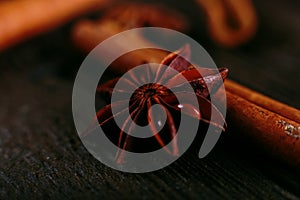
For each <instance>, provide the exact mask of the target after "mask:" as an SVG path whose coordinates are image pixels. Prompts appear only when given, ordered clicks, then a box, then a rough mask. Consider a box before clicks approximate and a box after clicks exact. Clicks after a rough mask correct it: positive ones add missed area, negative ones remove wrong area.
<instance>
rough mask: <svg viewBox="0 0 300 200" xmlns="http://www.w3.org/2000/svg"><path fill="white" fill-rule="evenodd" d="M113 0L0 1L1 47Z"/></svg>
mask: <svg viewBox="0 0 300 200" xmlns="http://www.w3.org/2000/svg"><path fill="white" fill-rule="evenodd" d="M108 2H109V0H51V1H50V0H41V1H36V0H11V1H4V2H0V51H2V50H4V49H5V48H8V47H10V46H12V45H14V44H17V43H18V42H21V41H24V40H25V39H28V38H31V37H33V36H36V35H38V34H40V33H43V32H46V31H49V30H51V29H54V28H56V27H58V26H60V25H62V24H64V23H66V22H68V21H69V20H71V19H72V18H74V17H76V16H79V15H81V14H84V13H86V12H89V11H93V10H96V9H99V8H101V7H103V6H104V5H105V4H106V3H108Z"/></svg>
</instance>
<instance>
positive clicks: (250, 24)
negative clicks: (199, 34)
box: [197, 0, 257, 48]
mask: <svg viewBox="0 0 300 200" xmlns="http://www.w3.org/2000/svg"><path fill="white" fill-rule="evenodd" d="M197 2H198V4H199V6H200V7H201V8H202V9H203V10H204V12H205V14H206V16H207V27H208V30H209V35H210V36H211V37H212V38H213V40H214V41H215V42H216V43H217V44H219V45H220V46H224V47H230V48H232V47H237V46H239V45H241V44H244V43H245V42H247V41H248V40H249V39H250V38H251V37H252V36H253V35H254V33H255V32H256V29H257V17H256V13H255V9H254V6H253V4H252V2H251V0H209V1H207V0H197Z"/></svg>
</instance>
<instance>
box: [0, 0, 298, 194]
mask: <svg viewBox="0 0 300 200" xmlns="http://www.w3.org/2000/svg"><path fill="white" fill-rule="evenodd" d="M168 2H170V1H168ZM187 2H190V1H187ZM190 3H191V4H190V5H181V6H179V8H180V9H182V10H183V11H188V10H189V9H191V11H190V13H191V16H195V8H193V6H192V5H193V4H192V2H190ZM255 6H256V8H257V10H258V14H259V19H260V27H259V31H258V33H257V35H256V37H255V38H254V39H253V40H252V41H251V42H250V43H249V44H248V45H246V46H243V47H241V48H239V49H235V50H228V49H222V48H218V47H216V46H215V45H214V44H213V43H212V42H210V41H209V39H208V38H207V35H206V34H205V33H204V30H205V28H204V26H203V23H202V24H201V23H200V22H201V21H202V20H195V24H193V27H196V26H198V28H197V29H195V30H194V31H193V32H192V33H191V35H192V36H193V37H194V38H195V39H197V40H198V41H199V42H200V43H201V44H202V45H203V46H204V47H205V48H206V49H207V51H208V52H209V53H210V54H211V55H212V57H213V58H214V60H215V62H216V63H217V65H218V66H226V67H229V68H230V78H232V79H233V80H236V81H238V82H240V83H242V84H244V85H246V86H248V87H250V88H252V89H255V90H257V91H260V92H262V93H264V94H267V95H269V96H271V97H273V98H275V99H278V100H280V101H283V102H285V103H287V104H289V105H292V106H294V107H297V108H300V104H299V99H300V92H299V85H300V68H299V67H300V58H299V55H300V54H299V52H300V39H299V35H300V26H299V20H300V14H299V12H298V11H299V8H300V7H299V6H300V3H299V1H296V0H290V1H283V0H281V1H280V0H274V1H258V0H257V1H255ZM192 11H193V12H192ZM196 22H198V23H196ZM69 30H70V25H67V26H65V27H63V28H61V29H60V30H57V31H54V32H52V33H48V34H47V35H43V36H40V37H38V38H35V39H33V40H31V41H28V42H25V43H23V44H21V45H19V46H16V47H14V48H11V49H9V50H7V51H5V52H3V53H1V55H0V67H1V72H0V92H1V93H0V94H1V97H0V159H1V162H0V199H8V198H9V197H16V198H22V199H23V198H39V197H48V198H67V199H69V198H83V197H86V196H88V197H93V198H96V197H98V198H101V199H102V198H105V199H119V198H124V199H129V198H130V199H131V198H133V199H154V198H156V199H158V198H159V199H171V198H172V199H183V198H189V199H298V198H300V177H299V170H298V169H295V168H290V167H288V166H287V165H285V164H284V163H280V162H278V161H277V160H276V159H273V158H272V157H270V156H269V155H267V154H265V153H264V151H263V150H262V149H261V148H260V147H258V146H255V145H253V144H252V143H249V142H248V140H246V139H243V138H239V137H238V135H241V133H239V132H236V131H235V130H231V131H229V132H228V133H226V134H224V135H223V136H222V137H221V139H220V140H219V142H218V144H217V146H216V148H215V149H214V150H213V151H212V152H211V153H210V154H209V155H208V156H207V157H206V158H204V159H201V160H200V159H199V158H198V157H197V153H198V150H199V144H197V143H195V144H194V145H193V146H192V147H191V149H190V150H189V151H188V152H187V153H186V154H185V155H184V156H183V157H181V158H180V159H179V160H178V161H176V162H175V163H173V164H172V165H170V166H169V167H166V168H164V169H162V170H159V171H156V172H151V173H147V174H127V173H122V172H118V171H115V170H112V169H110V168H108V167H106V166H104V165H103V164H101V163H100V162H99V161H97V160H96V159H94V158H93V157H92V156H91V155H90V154H89V153H88V152H87V151H86V150H85V148H84V147H83V145H82V144H81V142H80V140H79V138H78V136H77V133H76V132H75V128H74V124H73V119H72V112H71V94H72V85H73V81H74V77H75V74H76V71H77V70H78V68H79V66H80V63H81V62H82V59H83V58H84V57H83V56H82V55H80V54H79V53H78V52H77V51H75V50H74V49H73V48H72V45H70V42H69V41H68V36H69ZM299 156H300V155H299ZM299 167H300V166H299Z"/></svg>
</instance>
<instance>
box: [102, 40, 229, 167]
mask: <svg viewBox="0 0 300 200" xmlns="http://www.w3.org/2000/svg"><path fill="white" fill-rule="evenodd" d="M181 53H182V54H183V55H186V57H188V56H189V53H190V50H189V47H188V46H186V47H185V48H184V49H182V50H181ZM165 66H168V67H165ZM170 68H171V69H174V70H176V71H178V73H179V75H178V74H176V73H175V74H174V72H173V71H171V70H170ZM199 71H201V73H200V72H199ZM227 73H228V70H227V69H225V68H223V69H219V70H213V69H204V68H201V69H198V68H196V67H195V66H193V65H191V64H190V63H189V62H187V61H186V60H185V59H184V58H183V57H181V56H179V55H178V52H174V53H171V54H169V55H168V56H167V57H166V58H164V59H163V60H162V62H161V63H160V65H159V67H157V68H155V69H154V71H153V68H151V66H150V65H147V67H146V68H145V69H143V73H138V71H134V72H132V71H131V73H130V76H129V77H127V78H124V77H123V78H122V79H121V80H119V79H118V78H117V79H113V80H111V81H108V82H107V83H104V84H103V85H100V86H99V88H98V89H97V91H98V92H100V93H102V94H108V95H109V96H111V94H112V93H113V91H115V92H116V93H115V94H116V95H118V96H122V95H123V94H122V93H130V94H131V92H130V89H131V88H132V90H133V91H134V93H133V94H132V97H131V98H130V100H129V99H121V100H118V101H115V102H112V103H111V104H109V105H107V106H105V107H104V108H102V109H100V111H98V112H97V117H98V121H99V124H100V126H101V127H102V128H103V129H107V130H109V134H108V135H107V137H108V138H110V139H111V140H112V142H113V143H115V144H116V145H117V146H118V147H119V149H121V150H119V152H118V153H117V155H116V162H117V163H122V162H125V159H124V156H125V152H126V151H125V150H127V151H132V150H133V149H135V151H139V152H141V151H146V150H148V151H151V150H152V151H153V148H158V147H157V146H160V147H162V148H164V149H165V150H166V152H167V153H169V154H170V155H173V156H177V155H178V154H179V148H178V146H177V142H176V141H175V143H173V144H174V145H173V147H172V149H171V150H170V149H167V147H166V144H168V143H169V142H170V141H171V140H172V139H174V140H176V137H175V136H176V133H177V129H178V125H179V124H180V123H179V122H178V120H177V119H178V117H177V116H178V115H179V114H180V112H182V113H184V114H185V115H187V116H189V117H191V118H195V119H197V120H201V121H203V122H205V123H210V124H212V125H213V126H215V127H216V128H219V129H222V130H225V129H224V128H223V125H224V123H225V119H224V117H223V116H222V114H221V113H220V112H219V111H218V109H217V108H216V107H215V106H214V105H212V103H211V102H210V100H209V97H211V96H212V95H213V93H212V91H216V90H217V89H218V87H219V86H220V85H221V84H222V83H223V80H224V79H225V78H226V77H227ZM219 74H221V76H219ZM181 76H182V77H184V78H185V79H180V77H181ZM206 77H210V78H209V79H207V78H206ZM214 77H215V78H214ZM183 81H184V82H183ZM117 82H123V85H124V87H123V88H118V89H116V88H115V84H116V83H117ZM187 84H188V85H189V84H190V85H191V86H192V88H193V90H194V91H190V92H189V91H187V90H186V85H187ZM121 85H122V83H121ZM139 85H142V86H141V87H139ZM136 88H137V89H136ZM171 90H172V91H171ZM123 96H124V95H123ZM194 96H195V97H196V99H197V101H196V102H195V103H196V105H194V103H193V101H191V99H193V97H194ZM178 98H180V99H181V100H183V101H181V102H180V103H179V101H178ZM128 102H129V106H128ZM155 104H158V105H161V106H162V107H163V109H164V111H165V112H166V126H164V124H162V119H161V115H158V114H157V113H156V114H154V113H153V111H152V110H151V109H150V108H151V107H152V106H153V105H155ZM114 108H116V109H117V110H118V111H117V113H115V114H112V111H111V110H112V109H114ZM128 112H129V113H130V115H128V117H127V118H126V115H127V113H128ZM212 112H215V113H217V117H216V118H215V119H211V113H212ZM116 116H118V117H120V118H123V119H124V121H123V124H122V127H121V129H120V130H119V128H117V126H116V124H115V121H114V119H115V117H116ZM123 116H124V117H123ZM131 118H132V119H133V122H130V119H131ZM136 124H142V125H147V124H149V126H150V129H151V131H152V133H153V137H150V138H147V139H144V140H140V138H135V137H132V136H131V135H130V134H131V132H133V131H134V130H135V127H136ZM161 126H163V127H161ZM127 127H128V129H127V130H128V131H127V132H126V133H125V132H124V130H125V128H127ZM160 128H162V131H158V130H159V129H160ZM112 130H115V131H112ZM155 142H156V144H155Z"/></svg>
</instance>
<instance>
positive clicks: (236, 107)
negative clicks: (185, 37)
mask: <svg viewBox="0 0 300 200" xmlns="http://www.w3.org/2000/svg"><path fill="white" fill-rule="evenodd" d="M98 25H99V24H88V23H86V24H83V23H82V24H79V25H78V26H76V29H74V30H75V31H74V32H73V34H74V33H75V36H76V37H73V39H75V42H76V43H77V44H80V43H82V44H86V43H89V44H90V45H94V46H96V45H97V44H98V43H99V42H100V41H101V40H103V39H105V38H104V36H107V35H105V34H104V35H103V33H102V32H100V31H96V30H99V26H98ZM101 25H103V24H101ZM101 28H102V29H105V28H108V30H106V31H109V30H110V31H111V33H113V32H115V29H113V28H110V26H104V27H101ZM80 31H82V32H84V33H85V34H83V33H82V35H81V37H79V35H78V33H79V32H80ZM73 36H74V35H73ZM83 36H85V37H83ZM131 42H133V41H131ZM134 42H147V41H145V40H141V39H140V38H139V37H137V40H136V41H134ZM119 45H120V48H126V45H128V44H119ZM166 54H167V52H160V51H155V50H153V51H152V52H151V55H144V54H135V55H132V57H131V59H130V60H135V61H136V62H137V63H144V62H145V61H152V60H153V59H154V60H158V61H160V59H161V58H162V57H164V56H166ZM148 59H151V60H148ZM121 62H122V63H119V64H120V65H116V66H115V67H114V70H115V71H116V72H119V73H122V72H124V71H123V68H122V66H123V65H128V63H127V62H128V59H127V60H122V61H121ZM131 66H132V65H131ZM225 88H226V95H227V120H228V121H227V124H228V127H229V128H231V131H232V130H234V131H235V130H236V131H237V132H238V134H241V135H242V136H244V137H246V138H252V139H253V140H254V141H255V142H256V143H258V144H260V146H261V147H263V148H264V149H265V150H266V151H268V152H269V153H271V154H272V155H274V156H275V157H276V158H279V159H281V160H283V161H285V162H286V163H289V164H290V165H294V166H300V156H299V155H300V140H299V138H300V117H299V116H300V111H299V110H297V109H295V108H292V107H290V106H288V105H285V104H283V103H280V102H278V101H276V100H273V99H271V98H269V97H266V96H264V95H262V94H259V93H257V92H255V91H253V90H250V89H248V88H246V87H244V86H242V85H239V84H237V83H235V82H233V81H231V80H228V79H227V80H226V81H225Z"/></svg>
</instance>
